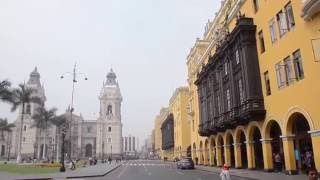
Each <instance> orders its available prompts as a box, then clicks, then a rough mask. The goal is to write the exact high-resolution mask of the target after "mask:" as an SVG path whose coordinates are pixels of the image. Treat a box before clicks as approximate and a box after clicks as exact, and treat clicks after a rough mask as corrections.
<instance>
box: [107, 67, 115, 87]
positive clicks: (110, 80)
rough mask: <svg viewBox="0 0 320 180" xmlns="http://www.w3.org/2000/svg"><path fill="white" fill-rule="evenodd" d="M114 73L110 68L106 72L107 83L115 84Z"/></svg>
mask: <svg viewBox="0 0 320 180" xmlns="http://www.w3.org/2000/svg"><path fill="white" fill-rule="evenodd" d="M116 78H117V76H116V73H114V72H113V70H112V69H110V72H109V73H108V74H107V83H106V84H107V85H117V81H116Z"/></svg>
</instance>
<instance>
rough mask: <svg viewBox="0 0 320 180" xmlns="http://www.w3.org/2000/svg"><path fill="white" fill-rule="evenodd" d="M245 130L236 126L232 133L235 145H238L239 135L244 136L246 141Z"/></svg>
mask: <svg viewBox="0 0 320 180" xmlns="http://www.w3.org/2000/svg"><path fill="white" fill-rule="evenodd" d="M246 132H247V131H246V129H245V128H244V127H243V126H238V127H237V128H236V129H235V131H234V140H235V142H236V143H240V138H241V136H240V135H241V133H243V134H244V136H245V139H247V134H246Z"/></svg>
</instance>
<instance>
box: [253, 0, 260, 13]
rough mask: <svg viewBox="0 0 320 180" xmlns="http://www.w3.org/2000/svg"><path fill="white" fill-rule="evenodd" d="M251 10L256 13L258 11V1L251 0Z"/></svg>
mask: <svg viewBox="0 0 320 180" xmlns="http://www.w3.org/2000/svg"><path fill="white" fill-rule="evenodd" d="M253 10H254V12H255V13H256V12H258V10H259V0H253Z"/></svg>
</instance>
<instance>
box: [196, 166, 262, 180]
mask: <svg viewBox="0 0 320 180" xmlns="http://www.w3.org/2000/svg"><path fill="white" fill-rule="evenodd" d="M196 169H197V170H200V171H205V172H211V173H214V174H218V175H219V174H220V173H219V172H214V171H210V170H206V169H201V168H200V169H199V168H197V167H196ZM230 176H231V177H232V176H233V177H239V178H246V179H248V180H259V179H255V178H250V177H245V176H239V175H232V174H230Z"/></svg>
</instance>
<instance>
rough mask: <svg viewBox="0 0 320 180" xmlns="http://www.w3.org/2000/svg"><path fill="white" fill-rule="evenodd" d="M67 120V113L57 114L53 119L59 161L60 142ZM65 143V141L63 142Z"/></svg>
mask: <svg viewBox="0 0 320 180" xmlns="http://www.w3.org/2000/svg"><path fill="white" fill-rule="evenodd" d="M66 122H67V117H66V116H65V115H60V116H57V117H56V118H55V119H54V120H53V121H52V124H53V125H55V126H56V127H57V128H56V144H57V146H56V151H57V152H56V153H57V157H56V158H57V162H58V161H59V144H60V134H61V128H62V126H63V125H65V123H66ZM62 143H63V142H62Z"/></svg>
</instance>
